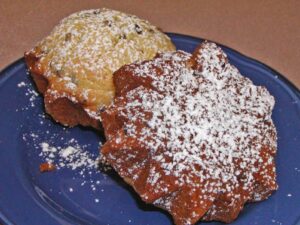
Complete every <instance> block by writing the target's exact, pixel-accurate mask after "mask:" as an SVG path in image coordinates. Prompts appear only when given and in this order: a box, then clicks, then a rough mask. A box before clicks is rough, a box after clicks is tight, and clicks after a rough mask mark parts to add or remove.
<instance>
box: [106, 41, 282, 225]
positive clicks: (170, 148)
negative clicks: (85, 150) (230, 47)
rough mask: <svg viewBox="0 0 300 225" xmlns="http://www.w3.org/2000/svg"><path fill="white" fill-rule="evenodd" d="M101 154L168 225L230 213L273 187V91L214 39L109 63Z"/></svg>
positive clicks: (187, 224) (233, 215)
mask: <svg viewBox="0 0 300 225" xmlns="http://www.w3.org/2000/svg"><path fill="white" fill-rule="evenodd" d="M114 83H115V87H116V97H115V99H114V103H113V104H112V105H111V106H109V107H108V108H107V109H106V110H105V111H104V112H102V113H101V117H102V123H103V127H104V132H105V136H106V138H107V142H106V143H105V144H104V145H103V146H102V148H101V154H102V156H101V157H102V160H103V161H104V162H105V163H107V164H109V165H111V166H112V167H113V168H114V169H115V170H116V171H117V172H118V174H119V175H120V176H121V177H122V178H123V179H124V180H125V181H126V182H127V183H129V184H130V185H131V186H132V187H133V188H134V189H135V191H136V192H137V193H138V194H139V195H140V197H141V198H142V200H143V201H145V202H146V203H151V204H154V205H155V206H158V207H161V208H163V209H165V210H167V211H168V212H169V213H170V214H171V215H172V217H173V219H174V222H175V224H177V225H191V224H195V223H196V222H197V221H199V220H204V221H212V220H217V221H222V222H226V223H229V222H232V221H233V220H235V219H236V218H237V216H238V214H239V213H240V211H241V210H242V209H243V207H244V204H245V203H247V202H256V201H261V200H264V199H266V198H268V197H269V196H270V195H271V193H272V192H273V191H274V190H276V189H277V184H276V171H275V159H274V158H275V154H276V150H277V135H276V129H275V126H274V124H273V122H272V119H271V114H272V109H273V106H274V98H273V97H272V96H271V95H270V94H269V92H268V91H267V89H266V88H264V87H260V86H255V85H254V84H253V83H252V82H251V81H250V80H249V79H248V78H246V77H243V76H242V75H241V74H240V73H239V71H238V70H237V69H236V68H235V67H234V66H233V65H231V64H230V63H229V62H228V59H227V56H226V54H225V53H224V52H223V51H222V49H221V48H220V47H218V46H217V45H216V44H214V43H210V42H204V43H203V44H201V45H200V46H199V47H198V48H197V49H196V50H195V52H194V53H193V54H192V55H191V54H189V53H186V52H182V51H177V52H173V53H162V54H159V55H158V56H157V57H156V58H154V59H153V60H150V61H145V62H142V63H135V64H131V65H126V66H123V67H122V68H121V69H119V70H118V71H116V72H115V73H114Z"/></svg>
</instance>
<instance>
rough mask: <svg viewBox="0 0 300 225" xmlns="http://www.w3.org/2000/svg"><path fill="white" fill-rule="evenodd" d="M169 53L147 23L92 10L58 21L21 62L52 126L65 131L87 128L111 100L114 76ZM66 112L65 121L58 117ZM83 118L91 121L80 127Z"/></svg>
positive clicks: (162, 37) (169, 48) (171, 47)
mask: <svg viewBox="0 0 300 225" xmlns="http://www.w3.org/2000/svg"><path fill="white" fill-rule="evenodd" d="M173 50H175V48H174V45H173V44H172V42H171V41H170V39H169V38H168V37H167V36H166V35H165V34H163V33H162V32H161V31H159V30H158V29H157V28H156V27H155V26H153V25H151V24H150V23H149V22H147V21H145V20H142V19H139V18H137V17H136V16H133V15H128V14H125V13H122V12H118V11H114V10H109V9H96V10H86V11H81V12H78V13H74V14H72V15H70V16H68V17H66V18H65V19H63V20H62V21H61V22H60V23H59V24H58V25H57V26H56V27H55V28H54V30H53V31H52V32H51V34H50V35H49V36H47V37H46V38H45V39H43V40H42V41H41V42H40V43H38V44H37V46H36V47H34V48H33V49H32V50H31V51H29V52H27V53H25V58H26V61H27V64H28V67H29V70H30V71H31V73H32V75H33V78H34V80H35V82H36V83H37V85H38V89H39V90H40V91H41V92H42V93H44V94H45V105H46V110H47V111H48V113H49V114H51V115H52V117H54V119H55V120H57V121H58V122H61V123H63V124H65V125H71V126H73V125H76V124H77V123H80V124H83V125H93V123H94V124H95V120H97V119H99V110H101V108H102V107H104V106H106V105H108V104H110V103H111V101H112V99H113V97H114V86H113V82H112V73H113V72H114V71H116V70H117V69H119V68H120V67H121V66H122V65H125V64H129V63H132V62H136V61H143V60H146V59H151V58H153V57H154V56H155V55H156V53H157V52H164V51H173ZM57 99H59V100H58V101H56V100H57ZM61 99H63V100H61ZM57 105H58V106H57ZM61 108H63V110H61ZM66 110H67V111H68V113H69V115H62V114H63V112H64V111H66ZM74 110H75V111H74ZM84 114H86V115H84ZM67 116H69V117H73V118H65V117H67ZM84 116H85V117H87V120H91V121H86V120H85V121H81V120H82V119H81V118H80V117H84ZM83 120H84V119H83ZM93 121H94V122H93ZM84 123H86V124H84ZM89 123H92V124H89ZM95 126H97V125H95Z"/></svg>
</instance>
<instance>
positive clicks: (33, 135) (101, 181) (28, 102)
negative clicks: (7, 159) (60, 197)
mask: <svg viewBox="0 0 300 225" xmlns="http://www.w3.org/2000/svg"><path fill="white" fill-rule="evenodd" d="M16 86H17V88H20V94H21V95H22V96H25V97H24V104H22V106H20V107H19V108H17V109H16V110H15V112H16V113H20V114H21V115H22V116H25V115H27V116H25V118H24V119H25V121H24V123H22V124H20V127H18V130H19V131H20V132H21V134H22V136H21V137H22V140H23V142H24V144H25V145H26V146H28V147H27V151H26V154H28V156H29V157H34V158H36V157H38V158H39V160H38V161H39V163H40V164H37V165H35V168H36V172H37V171H39V166H40V165H41V164H43V163H49V165H51V166H52V165H53V166H54V168H55V169H54V170H51V171H50V172H48V173H52V174H53V175H54V176H60V173H62V172H63V171H71V174H72V176H73V177H72V180H74V181H75V180H78V181H80V183H79V184H78V185H79V186H80V187H82V188H84V187H85V188H87V189H89V190H90V192H91V193H93V195H94V198H93V200H92V202H93V203H97V204H99V203H100V200H101V193H103V191H104V189H103V185H105V184H107V183H108V182H109V181H108V180H107V179H108V178H107V175H105V174H102V173H101V170H100V169H101V168H99V160H98V157H99V153H98V149H99V147H100V146H101V144H102V143H101V142H100V143H99V144H98V146H95V147H93V149H91V148H92V147H91V145H90V144H82V143H80V142H79V141H78V140H77V139H75V138H72V137H70V135H69V134H70V132H69V129H67V128H63V127H61V126H59V125H58V126H59V127H60V129H56V128H55V126H54V124H53V122H52V121H51V120H50V118H49V116H48V115H47V114H45V113H44V112H43V110H42V97H41V96H40V95H39V94H38V93H37V92H36V91H35V90H34V87H33V85H32V83H30V82H28V81H27V80H26V81H21V82H19V83H17V84H16ZM24 93H25V95H24ZM27 112H30V113H29V114H28V113H27ZM32 118H34V120H32ZM33 122H34V123H33ZM34 124H35V125H34ZM58 143H60V144H58ZM33 155H34V156H33ZM35 162H36V161H35ZM103 169H105V170H109V168H108V167H105V168H103ZM100 175H101V176H100ZM83 186H84V187H83ZM66 188H67V190H68V192H69V193H73V192H76V191H78V190H77V189H78V186H77V188H76V187H75V186H73V185H70V186H69V187H66ZM49 191H50V192H53V189H49ZM58 194H62V193H61V192H58ZM93 195H91V196H93ZM96 199H98V200H96ZM97 201H99V202H97Z"/></svg>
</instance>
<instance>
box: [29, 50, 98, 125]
mask: <svg viewBox="0 0 300 225" xmlns="http://www.w3.org/2000/svg"><path fill="white" fill-rule="evenodd" d="M24 57H25V61H26V64H27V67H28V69H29V71H30V74H31V76H32V78H33V80H34V82H35V84H36V87H37V89H38V91H39V92H40V93H41V94H43V95H44V97H45V98H44V103H45V109H46V112H47V113H48V114H49V115H51V117H52V118H53V119H54V120H55V121H56V122H59V123H61V124H63V125H65V126H69V127H74V126H76V125H82V126H90V127H93V128H95V129H97V130H101V125H100V121H99V120H98V119H95V118H93V117H91V116H89V114H88V113H87V112H86V111H85V110H84V108H83V105H82V104H80V103H74V102H73V101H71V100H70V99H69V98H67V97H56V98H55V99H54V98H53V96H52V95H47V94H45V93H46V92H47V90H48V89H49V88H50V87H49V82H48V79H47V77H46V76H45V74H44V73H43V71H42V70H41V69H40V62H39V59H40V58H39V56H38V55H36V54H35V53H34V52H32V51H29V52H26V53H25V54H24Z"/></svg>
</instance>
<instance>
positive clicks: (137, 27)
mask: <svg viewBox="0 0 300 225" xmlns="http://www.w3.org/2000/svg"><path fill="white" fill-rule="evenodd" d="M134 29H135V31H136V32H137V34H142V33H143V30H142V28H141V27H140V26H139V25H137V24H134Z"/></svg>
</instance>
